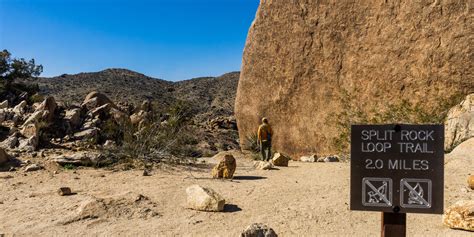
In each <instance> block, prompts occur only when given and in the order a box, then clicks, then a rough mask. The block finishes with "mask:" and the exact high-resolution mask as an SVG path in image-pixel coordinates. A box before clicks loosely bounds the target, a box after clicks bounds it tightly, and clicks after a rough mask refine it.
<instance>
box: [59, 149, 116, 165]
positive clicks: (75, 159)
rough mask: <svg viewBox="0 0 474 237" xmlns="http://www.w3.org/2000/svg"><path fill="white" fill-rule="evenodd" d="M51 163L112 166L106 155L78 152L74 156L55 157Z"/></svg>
mask: <svg viewBox="0 0 474 237" xmlns="http://www.w3.org/2000/svg"><path fill="white" fill-rule="evenodd" d="M51 161H53V162H56V163H58V164H59V165H62V166H64V165H76V166H101V165H107V164H110V163H111V162H112V161H111V160H110V159H108V158H107V157H105V156H104V155H102V154H100V153H95V152H77V153H73V154H63V155H59V156H56V157H53V158H52V160H51Z"/></svg>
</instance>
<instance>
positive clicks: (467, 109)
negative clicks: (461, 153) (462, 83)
mask: <svg viewBox="0 0 474 237" xmlns="http://www.w3.org/2000/svg"><path fill="white" fill-rule="evenodd" d="M444 130H445V131H444V134H445V138H444V140H445V143H444V148H445V150H450V149H452V148H454V147H455V146H457V145H458V144H459V143H461V142H462V141H464V140H467V139H469V138H470V137H474V93H473V94H470V95H468V96H466V99H465V100H463V101H462V102H461V103H460V104H459V105H456V106H454V107H453V108H451V109H450V110H449V112H448V115H447V119H446V122H445V125H444Z"/></svg>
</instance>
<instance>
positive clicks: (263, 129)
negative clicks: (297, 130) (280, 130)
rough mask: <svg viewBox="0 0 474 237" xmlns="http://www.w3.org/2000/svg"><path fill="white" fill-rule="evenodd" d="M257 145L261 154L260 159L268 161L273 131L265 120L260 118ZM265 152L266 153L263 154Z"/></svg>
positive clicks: (270, 153) (270, 154)
mask: <svg viewBox="0 0 474 237" xmlns="http://www.w3.org/2000/svg"><path fill="white" fill-rule="evenodd" d="M257 134H258V143H259V145H260V152H262V159H263V160H264V161H268V160H270V159H271V158H272V136H273V130H272V127H271V126H270V124H268V119H267V118H262V124H261V125H260V126H259V127H258V133H257ZM265 151H267V152H268V153H266V154H265Z"/></svg>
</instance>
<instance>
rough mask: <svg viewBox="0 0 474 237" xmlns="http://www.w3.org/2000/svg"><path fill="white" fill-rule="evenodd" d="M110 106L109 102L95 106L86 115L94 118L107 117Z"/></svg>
mask: <svg viewBox="0 0 474 237" xmlns="http://www.w3.org/2000/svg"><path fill="white" fill-rule="evenodd" d="M111 108H112V107H111V106H110V104H105V105H101V106H99V107H97V108H94V109H92V110H90V111H89V113H87V115H88V116H90V117H91V118H96V117H98V118H107V117H109V114H110V109H111Z"/></svg>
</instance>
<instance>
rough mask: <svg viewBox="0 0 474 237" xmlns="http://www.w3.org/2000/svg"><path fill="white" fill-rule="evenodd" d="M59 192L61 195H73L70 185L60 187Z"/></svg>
mask: <svg viewBox="0 0 474 237" xmlns="http://www.w3.org/2000/svg"><path fill="white" fill-rule="evenodd" d="M58 194H59V195H60V196H68V195H72V191H71V188H69V187H61V188H59V189H58Z"/></svg>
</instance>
